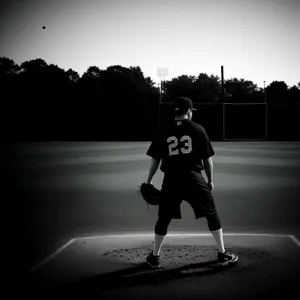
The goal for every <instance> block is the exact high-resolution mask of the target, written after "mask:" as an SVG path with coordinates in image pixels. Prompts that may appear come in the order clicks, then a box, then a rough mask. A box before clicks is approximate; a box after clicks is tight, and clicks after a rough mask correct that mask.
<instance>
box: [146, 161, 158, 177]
mask: <svg viewBox="0 0 300 300" xmlns="http://www.w3.org/2000/svg"><path fill="white" fill-rule="evenodd" d="M159 163H160V159H155V158H151V160H150V167H149V173H148V179H147V183H152V178H153V176H154V175H155V173H156V171H157V169H158V167H159Z"/></svg>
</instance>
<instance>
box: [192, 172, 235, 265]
mask: <svg viewBox="0 0 300 300" xmlns="http://www.w3.org/2000/svg"><path fill="white" fill-rule="evenodd" d="M191 191H192V193H191V194H190V198H189V201H188V202H189V203H190V205H191V206H192V208H193V209H194V213H195V217H196V219H197V218H201V217H203V216H204V217H205V218H206V220H207V225H208V229H209V231H210V233H211V235H212V236H213V238H214V240H215V242H216V245H217V247H218V262H219V263H220V264H222V265H225V264H228V263H229V262H235V261H237V260H238V256H237V255H236V254H234V253H229V252H227V251H226V249H225V246H224V237H223V229H222V225H221V221H220V218H219V215H218V212H217V209H216V205H215V201H214V197H213V195H212V193H211V191H210V190H209V189H208V188H207V184H206V182H205V181H204V178H203V177H202V175H201V174H199V175H198V174H194V176H193V177H192V180H191Z"/></svg>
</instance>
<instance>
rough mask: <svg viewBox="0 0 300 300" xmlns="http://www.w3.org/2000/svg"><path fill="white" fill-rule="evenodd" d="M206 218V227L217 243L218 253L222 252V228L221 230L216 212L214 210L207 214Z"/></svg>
mask: <svg viewBox="0 0 300 300" xmlns="http://www.w3.org/2000/svg"><path fill="white" fill-rule="evenodd" d="M206 220H207V225H208V229H209V231H210V233H211V235H212V236H213V238H214V239H215V242H216V244H217V247H218V251H219V252H220V253H224V252H225V246H224V238H223V230H222V226H221V221H220V218H219V215H218V213H217V212H216V213H214V214H213V215H207V216H206Z"/></svg>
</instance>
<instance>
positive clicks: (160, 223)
mask: <svg viewBox="0 0 300 300" xmlns="http://www.w3.org/2000/svg"><path fill="white" fill-rule="evenodd" d="M171 220H172V219H171V218H170V217H164V216H161V215H160V216H159V217H158V219H157V221H156V224H155V228H154V246H153V251H152V252H151V253H150V254H149V255H148V256H147V259H146V260H147V263H148V264H149V265H150V266H151V267H159V263H160V261H159V258H160V257H159V255H160V250H161V247H162V245H163V242H164V239H165V237H166V235H167V232H168V227H169V225H170V223H171Z"/></svg>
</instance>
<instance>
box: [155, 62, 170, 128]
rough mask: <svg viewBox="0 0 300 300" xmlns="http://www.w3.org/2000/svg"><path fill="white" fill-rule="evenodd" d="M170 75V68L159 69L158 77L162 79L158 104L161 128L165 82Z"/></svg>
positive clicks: (160, 125) (160, 126)
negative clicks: (163, 86)
mask: <svg viewBox="0 0 300 300" xmlns="http://www.w3.org/2000/svg"><path fill="white" fill-rule="evenodd" d="M168 75H169V70H168V68H161V67H159V68H157V76H158V77H159V79H160V92H159V103H158V123H159V128H160V129H161V128H162V124H161V119H162V118H161V103H162V93H163V88H162V85H163V81H165V78H166V76H168Z"/></svg>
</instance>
